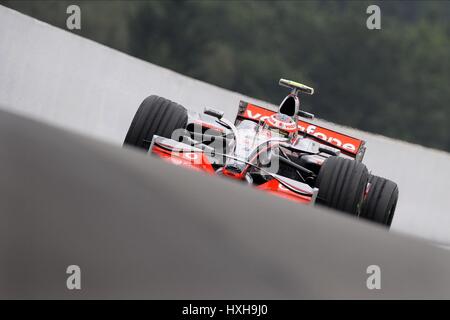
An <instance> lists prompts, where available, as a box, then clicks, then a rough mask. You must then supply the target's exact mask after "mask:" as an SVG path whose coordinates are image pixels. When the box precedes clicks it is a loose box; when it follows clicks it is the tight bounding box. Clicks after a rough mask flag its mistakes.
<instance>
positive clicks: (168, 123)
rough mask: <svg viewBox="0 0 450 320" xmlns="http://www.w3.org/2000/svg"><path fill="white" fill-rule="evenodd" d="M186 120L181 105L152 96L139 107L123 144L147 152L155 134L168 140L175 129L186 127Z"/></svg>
mask: <svg viewBox="0 0 450 320" xmlns="http://www.w3.org/2000/svg"><path fill="white" fill-rule="evenodd" d="M187 120H188V115H187V111H186V109H185V108H184V107H183V106H182V105H179V104H178V103H175V102H173V101H170V100H168V99H165V98H162V97H159V96H155V95H152V96H150V97H148V98H146V99H145V100H144V101H143V102H142V103H141V105H140V106H139V109H138V110H137V112H136V114H135V115H134V118H133V121H132V122H131V125H130V128H129V129H128V132H127V135H126V137H125V141H124V143H123V144H124V145H130V146H134V147H137V148H140V149H144V150H146V151H148V149H149V148H150V142H151V141H152V139H153V136H154V135H155V134H156V135H158V136H161V137H165V138H170V137H171V135H172V133H173V132H174V131H175V130H176V129H183V128H185V127H186V124H187Z"/></svg>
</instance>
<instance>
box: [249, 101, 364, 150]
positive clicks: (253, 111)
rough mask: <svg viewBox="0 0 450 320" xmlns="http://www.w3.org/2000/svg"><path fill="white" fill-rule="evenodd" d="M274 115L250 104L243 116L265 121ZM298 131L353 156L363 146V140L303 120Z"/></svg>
mask: <svg viewBox="0 0 450 320" xmlns="http://www.w3.org/2000/svg"><path fill="white" fill-rule="evenodd" d="M273 114H274V112H273V111H271V110H267V109H264V108H261V107H258V106H255V105H252V104H250V103H249V104H248V105H247V108H246V109H245V111H244V113H243V114H242V116H243V117H244V118H248V119H253V120H258V121H261V120H262V121H264V120H266V119H268V118H269V117H270V116H271V115H273ZM298 130H299V131H301V132H306V133H307V134H309V135H312V136H314V137H316V138H317V139H320V140H324V141H327V142H329V143H331V144H333V145H335V146H336V147H337V148H339V149H343V150H345V151H347V152H349V153H352V154H357V153H358V150H359V148H360V146H361V144H362V140H359V139H356V138H353V137H350V136H347V135H345V134H342V133H339V132H336V131H333V130H330V129H326V128H323V127H320V126H317V125H314V124H312V123H309V122H306V121H302V120H299V121H298Z"/></svg>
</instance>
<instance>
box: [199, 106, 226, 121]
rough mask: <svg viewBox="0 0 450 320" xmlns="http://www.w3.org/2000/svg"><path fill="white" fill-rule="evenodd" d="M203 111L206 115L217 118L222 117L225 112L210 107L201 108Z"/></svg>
mask: <svg viewBox="0 0 450 320" xmlns="http://www.w3.org/2000/svg"><path fill="white" fill-rule="evenodd" d="M203 113H204V114H207V115H208V116H211V117H214V118H217V119H219V120H220V119H222V118H223V115H224V114H225V113H224V112H223V111H220V110H215V109H212V108H205V109H204V110H203Z"/></svg>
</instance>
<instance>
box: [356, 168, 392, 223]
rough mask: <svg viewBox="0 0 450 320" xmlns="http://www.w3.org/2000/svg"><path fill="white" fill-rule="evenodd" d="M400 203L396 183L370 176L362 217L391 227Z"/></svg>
mask: <svg viewBox="0 0 450 320" xmlns="http://www.w3.org/2000/svg"><path fill="white" fill-rule="evenodd" d="M397 201H398V186H397V184H396V183H395V182H393V181H391V180H388V179H385V178H381V177H378V176H370V179H369V192H368V194H367V196H366V199H365V200H364V204H363V208H362V211H361V217H362V218H365V219H368V220H370V221H373V222H376V223H380V224H382V225H384V226H387V227H390V226H391V224H392V220H393V218H394V214H395V208H396V207H397Z"/></svg>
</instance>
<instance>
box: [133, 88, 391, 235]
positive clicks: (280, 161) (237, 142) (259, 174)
mask: <svg viewBox="0 0 450 320" xmlns="http://www.w3.org/2000/svg"><path fill="white" fill-rule="evenodd" d="M279 84H280V85H282V86H285V87H288V88H290V89H291V92H290V94H288V95H287V96H286V98H285V99H284V100H283V101H282V102H281V104H280V106H279V107H278V110H276V111H274V110H270V109H268V108H263V107H260V106H256V105H254V104H251V103H248V102H244V101H241V102H240V104H239V108H238V112H237V116H236V118H235V120H234V122H231V121H229V120H227V119H226V118H224V113H223V112H221V111H218V110H215V109H209V108H206V109H205V110H204V112H203V114H198V113H189V114H188V112H187V111H186V109H185V108H184V107H183V106H181V105H179V104H177V103H175V102H172V101H170V100H167V99H165V98H162V97H158V96H154V95H152V96H150V97H148V98H146V99H145V100H144V101H143V102H142V104H141V105H140V107H139V109H138V110H137V112H136V115H135V116H134V119H133V121H132V123H131V125H130V128H129V130H128V133H127V135H126V137H125V141H124V145H131V146H134V147H137V148H141V149H143V150H145V151H147V152H150V153H151V154H154V155H157V156H159V157H161V158H163V159H165V160H167V161H170V162H172V163H174V164H177V165H182V166H187V167H190V168H193V169H196V170H202V171H205V172H208V173H210V174H213V175H218V176H226V177H229V178H232V179H236V180H240V181H243V182H244V183H247V184H250V185H252V186H254V187H256V188H257V189H260V190H264V191H267V192H269V193H272V194H275V195H278V196H281V197H284V198H288V199H291V200H294V201H297V202H301V203H310V204H314V203H317V204H320V205H323V206H327V207H330V208H333V209H336V210H340V211H342V212H345V213H348V214H351V215H354V216H357V217H362V218H365V219H368V220H371V221H374V222H377V223H380V224H382V225H385V226H387V227H389V226H390V225H391V223H392V219H393V216H394V211H395V207H396V204H397V199H398V187H397V185H396V184H395V183H394V182H392V181H390V180H387V179H384V178H381V177H377V176H373V175H370V174H369V172H368V170H367V168H366V166H365V165H364V164H363V163H362V160H363V157H364V152H365V142H364V141H362V140H360V139H356V138H353V137H350V136H348V135H346V134H343V133H339V132H336V131H333V130H330V129H326V128H324V127H320V126H318V125H316V124H313V123H312V122H307V121H305V120H300V117H301V118H305V119H313V118H314V115H312V114H311V113H308V112H305V111H302V110H300V100H299V94H300V93H305V94H310V95H312V94H313V93H314V89H313V88H310V87H308V86H305V85H303V84H300V83H297V82H293V81H289V80H285V79H281V80H280V82H279Z"/></svg>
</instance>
